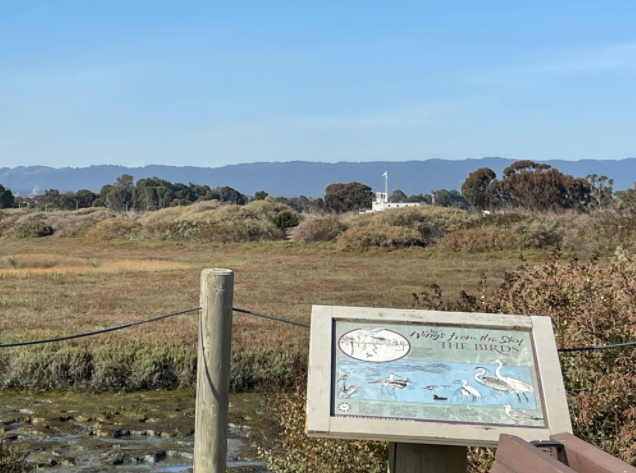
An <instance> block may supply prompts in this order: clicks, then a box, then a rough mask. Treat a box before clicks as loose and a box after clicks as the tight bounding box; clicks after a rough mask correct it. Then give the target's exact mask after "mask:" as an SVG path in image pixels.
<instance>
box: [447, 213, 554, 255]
mask: <svg viewBox="0 0 636 473" xmlns="http://www.w3.org/2000/svg"><path fill="white" fill-rule="evenodd" d="M511 220H512V219H511ZM513 221H514V220H513ZM564 233H565V230H564V228H563V225H562V224H561V222H560V221H558V220H555V221H542V220H538V219H524V220H522V221H521V223H518V222H515V223H512V224H511V226H510V227H509V228H505V227H499V226H494V227H492V228H490V227H472V228H467V229H463V230H457V231H454V232H450V233H448V234H447V235H445V236H444V237H442V238H441V239H440V240H438V242H437V247H438V248H439V249H441V250H445V251H456V252H463V253H481V252H487V251H501V250H537V249H544V248H551V247H555V246H558V245H560V243H561V241H562V240H563V234H564Z"/></svg>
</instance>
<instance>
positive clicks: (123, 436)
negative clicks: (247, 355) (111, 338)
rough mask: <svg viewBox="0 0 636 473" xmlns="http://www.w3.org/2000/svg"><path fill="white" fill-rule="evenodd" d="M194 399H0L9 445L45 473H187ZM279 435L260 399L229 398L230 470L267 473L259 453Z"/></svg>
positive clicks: (136, 395)
mask: <svg viewBox="0 0 636 473" xmlns="http://www.w3.org/2000/svg"><path fill="white" fill-rule="evenodd" d="M194 414H195V393H194V390H191V389H180V390H175V391H137V392H132V393H124V394H113V393H101V394H89V393H70V392H48V393H41V394H40V393H38V394H27V393H12V392H1V393H0V427H2V428H3V429H4V431H5V438H6V439H7V441H8V442H9V443H10V444H11V445H13V446H17V447H19V448H20V449H21V450H23V451H25V452H28V458H27V460H28V462H29V463H30V464H31V465H32V466H36V467H37V468H38V471H42V472H56V471H64V472H71V473H74V472H82V473H89V472H90V473H93V472H95V473H96V472H129V471H135V472H137V471H138V472H153V473H154V472H157V473H159V472H186V471H191V467H192V458H193V450H194ZM275 436H276V432H275V430H274V427H273V425H272V424H271V423H270V421H269V412H268V409H267V407H266V405H265V404H264V402H263V396H262V394H259V393H241V394H233V395H231V397H230V423H229V425H228V470H231V471H236V472H239V471H240V472H246V471H249V472H264V471H266V468H265V465H264V464H263V463H262V462H261V461H259V460H258V455H257V446H259V445H266V444H267V442H269V441H271V439H273V438H274V437H275Z"/></svg>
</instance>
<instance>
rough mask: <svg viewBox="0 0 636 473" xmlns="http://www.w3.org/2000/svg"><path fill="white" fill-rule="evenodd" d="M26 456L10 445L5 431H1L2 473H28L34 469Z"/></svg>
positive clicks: (0, 459)
mask: <svg viewBox="0 0 636 473" xmlns="http://www.w3.org/2000/svg"><path fill="white" fill-rule="evenodd" d="M25 457H26V454H24V453H23V452H21V451H20V450H18V449H17V448H15V447H13V446H11V445H9V444H8V443H7V442H6V440H5V438H4V430H2V429H0V472H2V473H27V472H29V471H32V470H33V469H32V468H31V467H30V466H29V465H27V462H26V458H25Z"/></svg>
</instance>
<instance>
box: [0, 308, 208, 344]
mask: <svg viewBox="0 0 636 473" xmlns="http://www.w3.org/2000/svg"><path fill="white" fill-rule="evenodd" d="M200 309H201V308H200V307H195V308H192V309H186V310H180V311H179V312H171V313H170V314H165V315H160V316H159V317H153V318H152V319H146V320H140V321H138V322H131V323H129V324H124V325H118V326H117V327H109V328H104V329H101V330H95V331H93V332H84V333H78V334H75V335H68V336H66V337H58V338H47V339H44V340H33V341H31V342H17V343H6V344H4V345H0V348H14V347H24V346H27V345H41V344H43V343H53V342H63V341H65V340H75V339H77V338H84V337H92V336H93V335H101V334H102V333H108V332H115V331H117V330H123V329H125V328H130V327H135V326H137V325H142V324H148V323H150V322H157V321H158V320H163V319H167V318H169V317H174V316H176V315H182V314H188V313H190V312H195V311H197V310H200Z"/></svg>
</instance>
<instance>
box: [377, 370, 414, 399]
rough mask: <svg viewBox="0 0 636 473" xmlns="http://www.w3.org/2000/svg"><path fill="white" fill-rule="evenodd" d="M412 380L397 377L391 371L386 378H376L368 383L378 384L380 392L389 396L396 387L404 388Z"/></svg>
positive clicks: (393, 392)
mask: <svg viewBox="0 0 636 473" xmlns="http://www.w3.org/2000/svg"><path fill="white" fill-rule="evenodd" d="M412 382H413V381H411V380H410V379H408V378H401V379H397V376H396V375H394V374H393V373H391V374H390V375H389V377H388V378H381V379H377V380H375V381H372V382H371V383H369V384H379V385H380V392H381V393H382V394H387V395H389V396H391V395H394V394H395V390H396V389H404V388H405V387H407V386H408V383H412Z"/></svg>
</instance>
